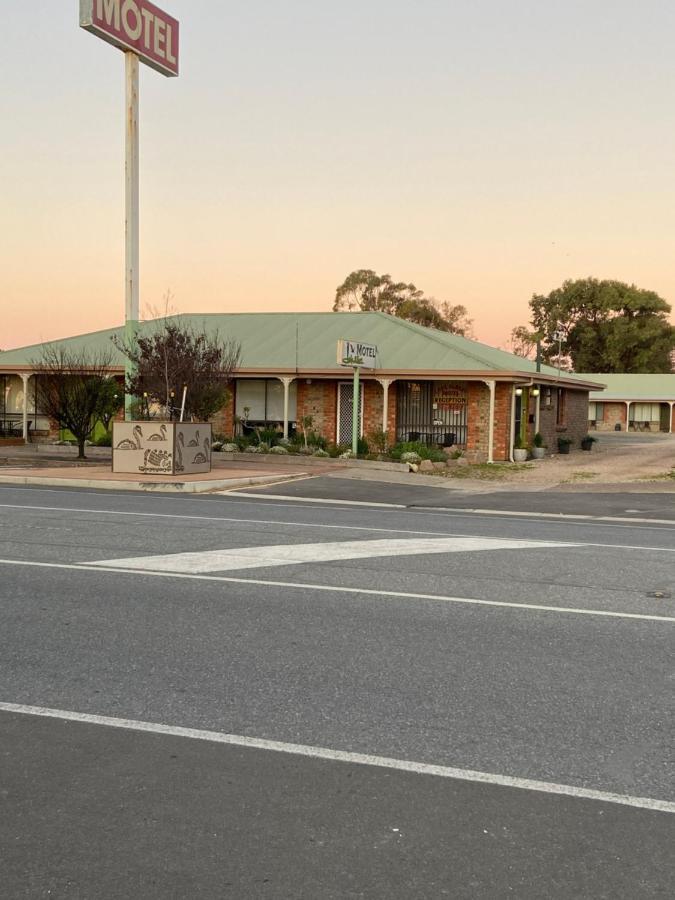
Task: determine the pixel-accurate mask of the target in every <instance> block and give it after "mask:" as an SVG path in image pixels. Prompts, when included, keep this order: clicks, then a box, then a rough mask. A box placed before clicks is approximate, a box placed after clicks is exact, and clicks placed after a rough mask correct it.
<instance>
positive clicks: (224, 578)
mask: <svg viewBox="0 0 675 900" xmlns="http://www.w3.org/2000/svg"><path fill="white" fill-rule="evenodd" d="M0 565H3V566H27V567H29V568H30V567H34V568H38V569H41V568H42V569H66V570H72V571H76V572H98V573H99V574H100V573H101V572H113V573H115V575H134V576H135V577H136V578H144V577H145V576H148V577H151V578H189V579H191V580H193V581H209V582H214V583H216V584H219V583H225V584H246V585H252V584H254V585H258V586H259V587H276V588H293V589H294V590H302V591H314V592H317V591H319V592H324V593H329V594H350V595H354V594H355V595H357V596H365V597H385V598H387V597H390V598H392V599H394V600H431V601H436V602H439V603H461V604H468V605H470V606H497V607H500V608H502V609H516V610H528V611H534V612H547V613H564V614H573V615H579V616H601V617H604V618H610V619H637V620H640V621H643V622H665V623H675V617H673V616H653V615H649V614H647V613H628V612H618V611H616V610H607V609H583V608H580V607H574V606H544V605H543V604H535V603H510V602H508V601H506V600H478V599H477V598H474V597H446V596H443V595H442V594H415V593H409V592H405V591H383V590H374V589H372V588H356V587H344V586H340V585H332V584H311V583H308V582H302V581H297V582H296V581H272V580H270V579H262V578H235V577H234V576H233V575H194V574H187V573H185V572H151V571H149V570H144V571H139V570H138V569H116V568H106V567H105V566H92V565H86V564H77V563H51V562H34V561H33V560H25V559H0Z"/></svg>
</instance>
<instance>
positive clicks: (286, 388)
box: [280, 378, 295, 438]
mask: <svg viewBox="0 0 675 900" xmlns="http://www.w3.org/2000/svg"><path fill="white" fill-rule="evenodd" d="M280 380H281V383H282V384H283V386H284V437H285V438H287V437H288V416H289V409H290V394H291V384H292V383H293V382H294V381H295V379H294V378H281V379H280Z"/></svg>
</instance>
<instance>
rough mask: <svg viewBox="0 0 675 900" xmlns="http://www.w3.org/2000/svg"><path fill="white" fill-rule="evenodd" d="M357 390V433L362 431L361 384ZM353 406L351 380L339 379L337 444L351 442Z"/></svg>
mask: <svg viewBox="0 0 675 900" xmlns="http://www.w3.org/2000/svg"><path fill="white" fill-rule="evenodd" d="M360 388H361V390H360V392H359V434H362V433H363V385H360ZM353 406H354V385H353V384H352V382H351V381H341V382H340V384H338V402H337V442H338V444H350V445H351V442H352V422H353V421H354V420H353V418H352V414H353V409H352V407H353Z"/></svg>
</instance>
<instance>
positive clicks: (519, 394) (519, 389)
mask: <svg viewBox="0 0 675 900" xmlns="http://www.w3.org/2000/svg"><path fill="white" fill-rule="evenodd" d="M522 396H523V389H522V388H516V397H522Z"/></svg>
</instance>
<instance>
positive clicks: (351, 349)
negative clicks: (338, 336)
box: [337, 341, 377, 369]
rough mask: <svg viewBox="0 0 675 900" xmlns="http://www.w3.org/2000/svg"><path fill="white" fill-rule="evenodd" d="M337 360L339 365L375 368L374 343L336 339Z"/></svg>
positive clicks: (375, 354)
mask: <svg viewBox="0 0 675 900" xmlns="http://www.w3.org/2000/svg"><path fill="white" fill-rule="evenodd" d="M337 362H338V365H339V366H349V367H350V368H351V367H358V366H363V367H364V368H366V369H375V368H377V347H376V346H375V344H364V343H363V341H338V345H337Z"/></svg>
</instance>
